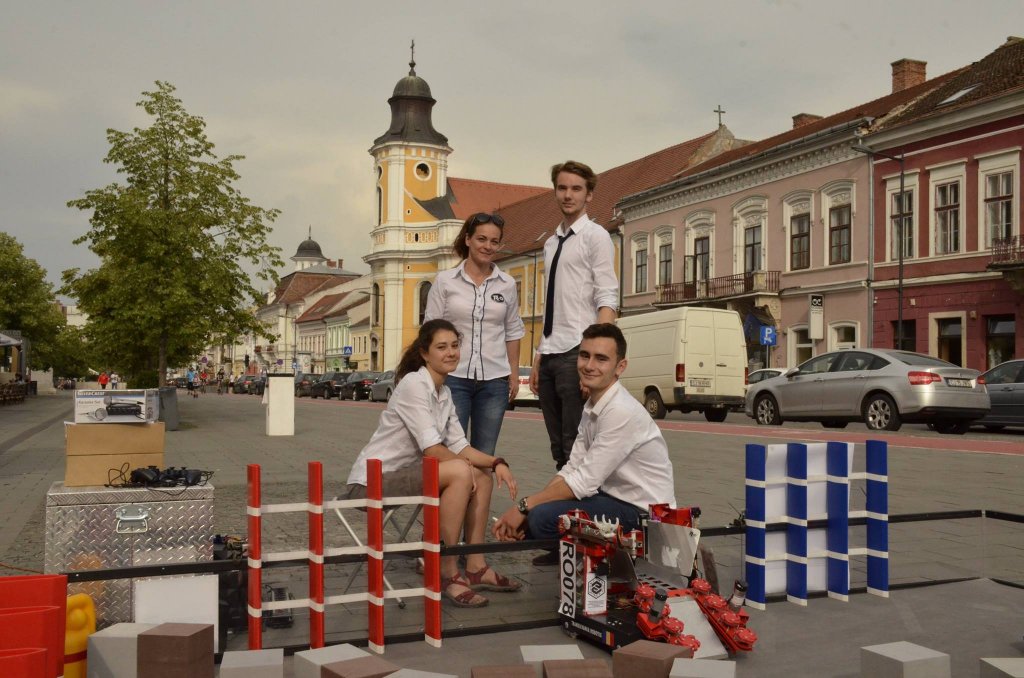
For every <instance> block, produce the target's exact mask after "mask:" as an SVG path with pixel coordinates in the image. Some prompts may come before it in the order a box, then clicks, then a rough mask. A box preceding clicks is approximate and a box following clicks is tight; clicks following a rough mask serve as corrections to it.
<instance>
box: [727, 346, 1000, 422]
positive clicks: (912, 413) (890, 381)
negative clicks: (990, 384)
mask: <svg viewBox="0 0 1024 678" xmlns="http://www.w3.org/2000/svg"><path fill="white" fill-rule="evenodd" d="M978 376H979V372H978V371H977V370H971V369H967V368H964V367H957V366H956V365H954V364H952V363H948V362H946V361H945V360H939V359H938V358H933V357H931V356H927V355H923V354H921V353H912V352H910V351H895V350H890V349H866V348H859V349H852V350H847V351H833V352H832V353H825V354H823V355H819V356H815V357H814V358H811V359H810V360H808V361H807V362H805V363H803V364H802V365H800V366H799V367H797V368H794V369H791V370H788V371H787V372H785V373H784V374H782V375H780V376H778V377H774V378H771V379H766V380H764V381H762V382H759V383H757V384H752V385H751V386H750V389H749V390H748V391H747V396H746V402H745V410H746V413H747V416H749V417H753V418H754V419H755V420H757V423H758V424H775V425H777V424H781V423H782V422H783V421H784V420H790V421H820V422H821V423H822V425H823V426H825V427H826V428H843V427H845V426H846V424H847V423H849V422H851V421H863V422H864V423H865V424H866V425H867V427H868V428H869V429H871V430H875V431H879V430H886V431H896V430H899V428H900V426H902V425H903V423H904V422H920V423H929V424H932V425H933V427H934V428H935V430H937V431H939V432H940V433H958V434H962V433H966V432H967V429H968V428H969V426H970V423H971V422H972V421H974V420H976V419H980V418H981V417H983V416H985V414H987V413H988V411H989V408H990V403H989V396H988V392H987V391H986V390H985V384H984V381H979V380H978Z"/></svg>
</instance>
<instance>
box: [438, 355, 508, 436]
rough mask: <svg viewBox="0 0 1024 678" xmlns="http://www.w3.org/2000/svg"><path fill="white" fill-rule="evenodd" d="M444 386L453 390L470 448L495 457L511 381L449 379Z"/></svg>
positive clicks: (453, 397)
mask: <svg viewBox="0 0 1024 678" xmlns="http://www.w3.org/2000/svg"><path fill="white" fill-rule="evenodd" d="M444 383H445V385H447V386H448V388H449V389H451V392H452V402H454V403H455V411H456V412H457V413H458V415H459V423H460V424H462V430H463V431H465V432H466V437H467V438H468V439H469V444H470V445H472V446H473V447H475V448H476V449H478V450H480V451H481V452H485V453H487V454H490V455H492V456H493V455H494V448H495V447H496V446H497V444H498V433H500V432H501V422H502V420H503V419H504V418H505V409H506V408H507V407H508V377H498V378H496V379H487V380H480V379H464V378H463V377H453V376H451V375H448V376H447V377H446V378H445V380H444Z"/></svg>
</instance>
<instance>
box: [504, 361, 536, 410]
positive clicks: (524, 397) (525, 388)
mask: <svg viewBox="0 0 1024 678" xmlns="http://www.w3.org/2000/svg"><path fill="white" fill-rule="evenodd" d="M531 371H533V370H532V368H530V367H520V368H519V393H517V394H516V399H515V400H513V401H512V402H510V403H509V404H508V409H510V410H514V409H515V408H516V405H532V406H534V407H540V401H539V400H537V396H536V395H534V393H533V391H531V390H530V372H531Z"/></svg>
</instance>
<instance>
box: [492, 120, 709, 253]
mask: <svg viewBox="0 0 1024 678" xmlns="http://www.w3.org/2000/svg"><path fill="white" fill-rule="evenodd" d="M715 135H716V132H711V133H709V134H705V135H704V136H700V137H697V138H696V139H690V140H689V141H684V142H683V143H681V144H676V145H675V146H671V147H669V148H666V149H663V150H660V151H658V152H656V153H651V154H650V155H647V156H644V157H642V158H639V159H637V160H633V161H632V162H628V163H626V164H625V165H619V166H618V167H613V168H612V169H610V170H605V171H604V172H601V173H599V174H598V175H597V188H595V189H594V198H593V200H591V202H590V207H589V208H588V209H587V214H588V215H589V216H590V218H591V219H593V220H594V221H596V222H597V223H599V224H601V225H602V226H604V227H605V228H608V227H609V225H610V223H611V221H612V215H613V210H614V208H615V204H616V203H617V202H618V201H619V200H620V199H621V198H622V197H624V196H626V195H630V194H632V193H638V192H640V191H643V190H646V189H648V188H651V187H652V186H657V185H658V184H661V183H664V182H666V181H668V180H669V179H671V178H672V177H673V176H675V174H676V173H678V172H679V171H680V170H682V169H684V168H685V167H686V166H687V165H688V164H689V163H690V162H691V161H692V160H693V158H694V156H696V155H698V154H699V152H700V151H702V150H704V149H703V147H704V145H705V143H707V142H708V141H711V140H713V138H715ZM499 211H500V212H501V215H502V216H503V217H504V218H505V249H508V250H511V251H512V252H515V253H517V254H521V253H525V252H533V251H535V250H538V249H540V248H541V247H542V246H543V244H544V240H545V239H546V238H547V237H548V236H550V235H551V234H552V233H554V231H555V228H557V227H558V224H559V223H561V221H562V215H561V212H560V211H559V209H558V206H557V205H556V204H555V197H554V191H553V190H552V189H547V190H545V191H544V192H543V193H540V194H538V195H535V196H533V197H531V198H527V199H525V200H521V201H520V202H517V203H515V204H513V205H509V206H508V207H503V208H502V209H501V210H499ZM541 235H543V236H544V237H540V236H541Z"/></svg>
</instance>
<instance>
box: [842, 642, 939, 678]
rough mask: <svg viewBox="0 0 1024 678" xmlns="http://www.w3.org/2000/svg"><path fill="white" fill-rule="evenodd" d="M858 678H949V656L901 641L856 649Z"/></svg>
mask: <svg viewBox="0 0 1024 678" xmlns="http://www.w3.org/2000/svg"><path fill="white" fill-rule="evenodd" d="M860 675H861V677H862V678H949V675H950V664H949V655H948V654H945V653H944V652H938V651H936V650H932V649H929V648H927V647H923V646H921V645H916V644H914V643H908V642H907V641H904V640H901V641H898V642H895V643H885V644H883V645H869V646H867V647H862V648H861V649H860Z"/></svg>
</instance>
